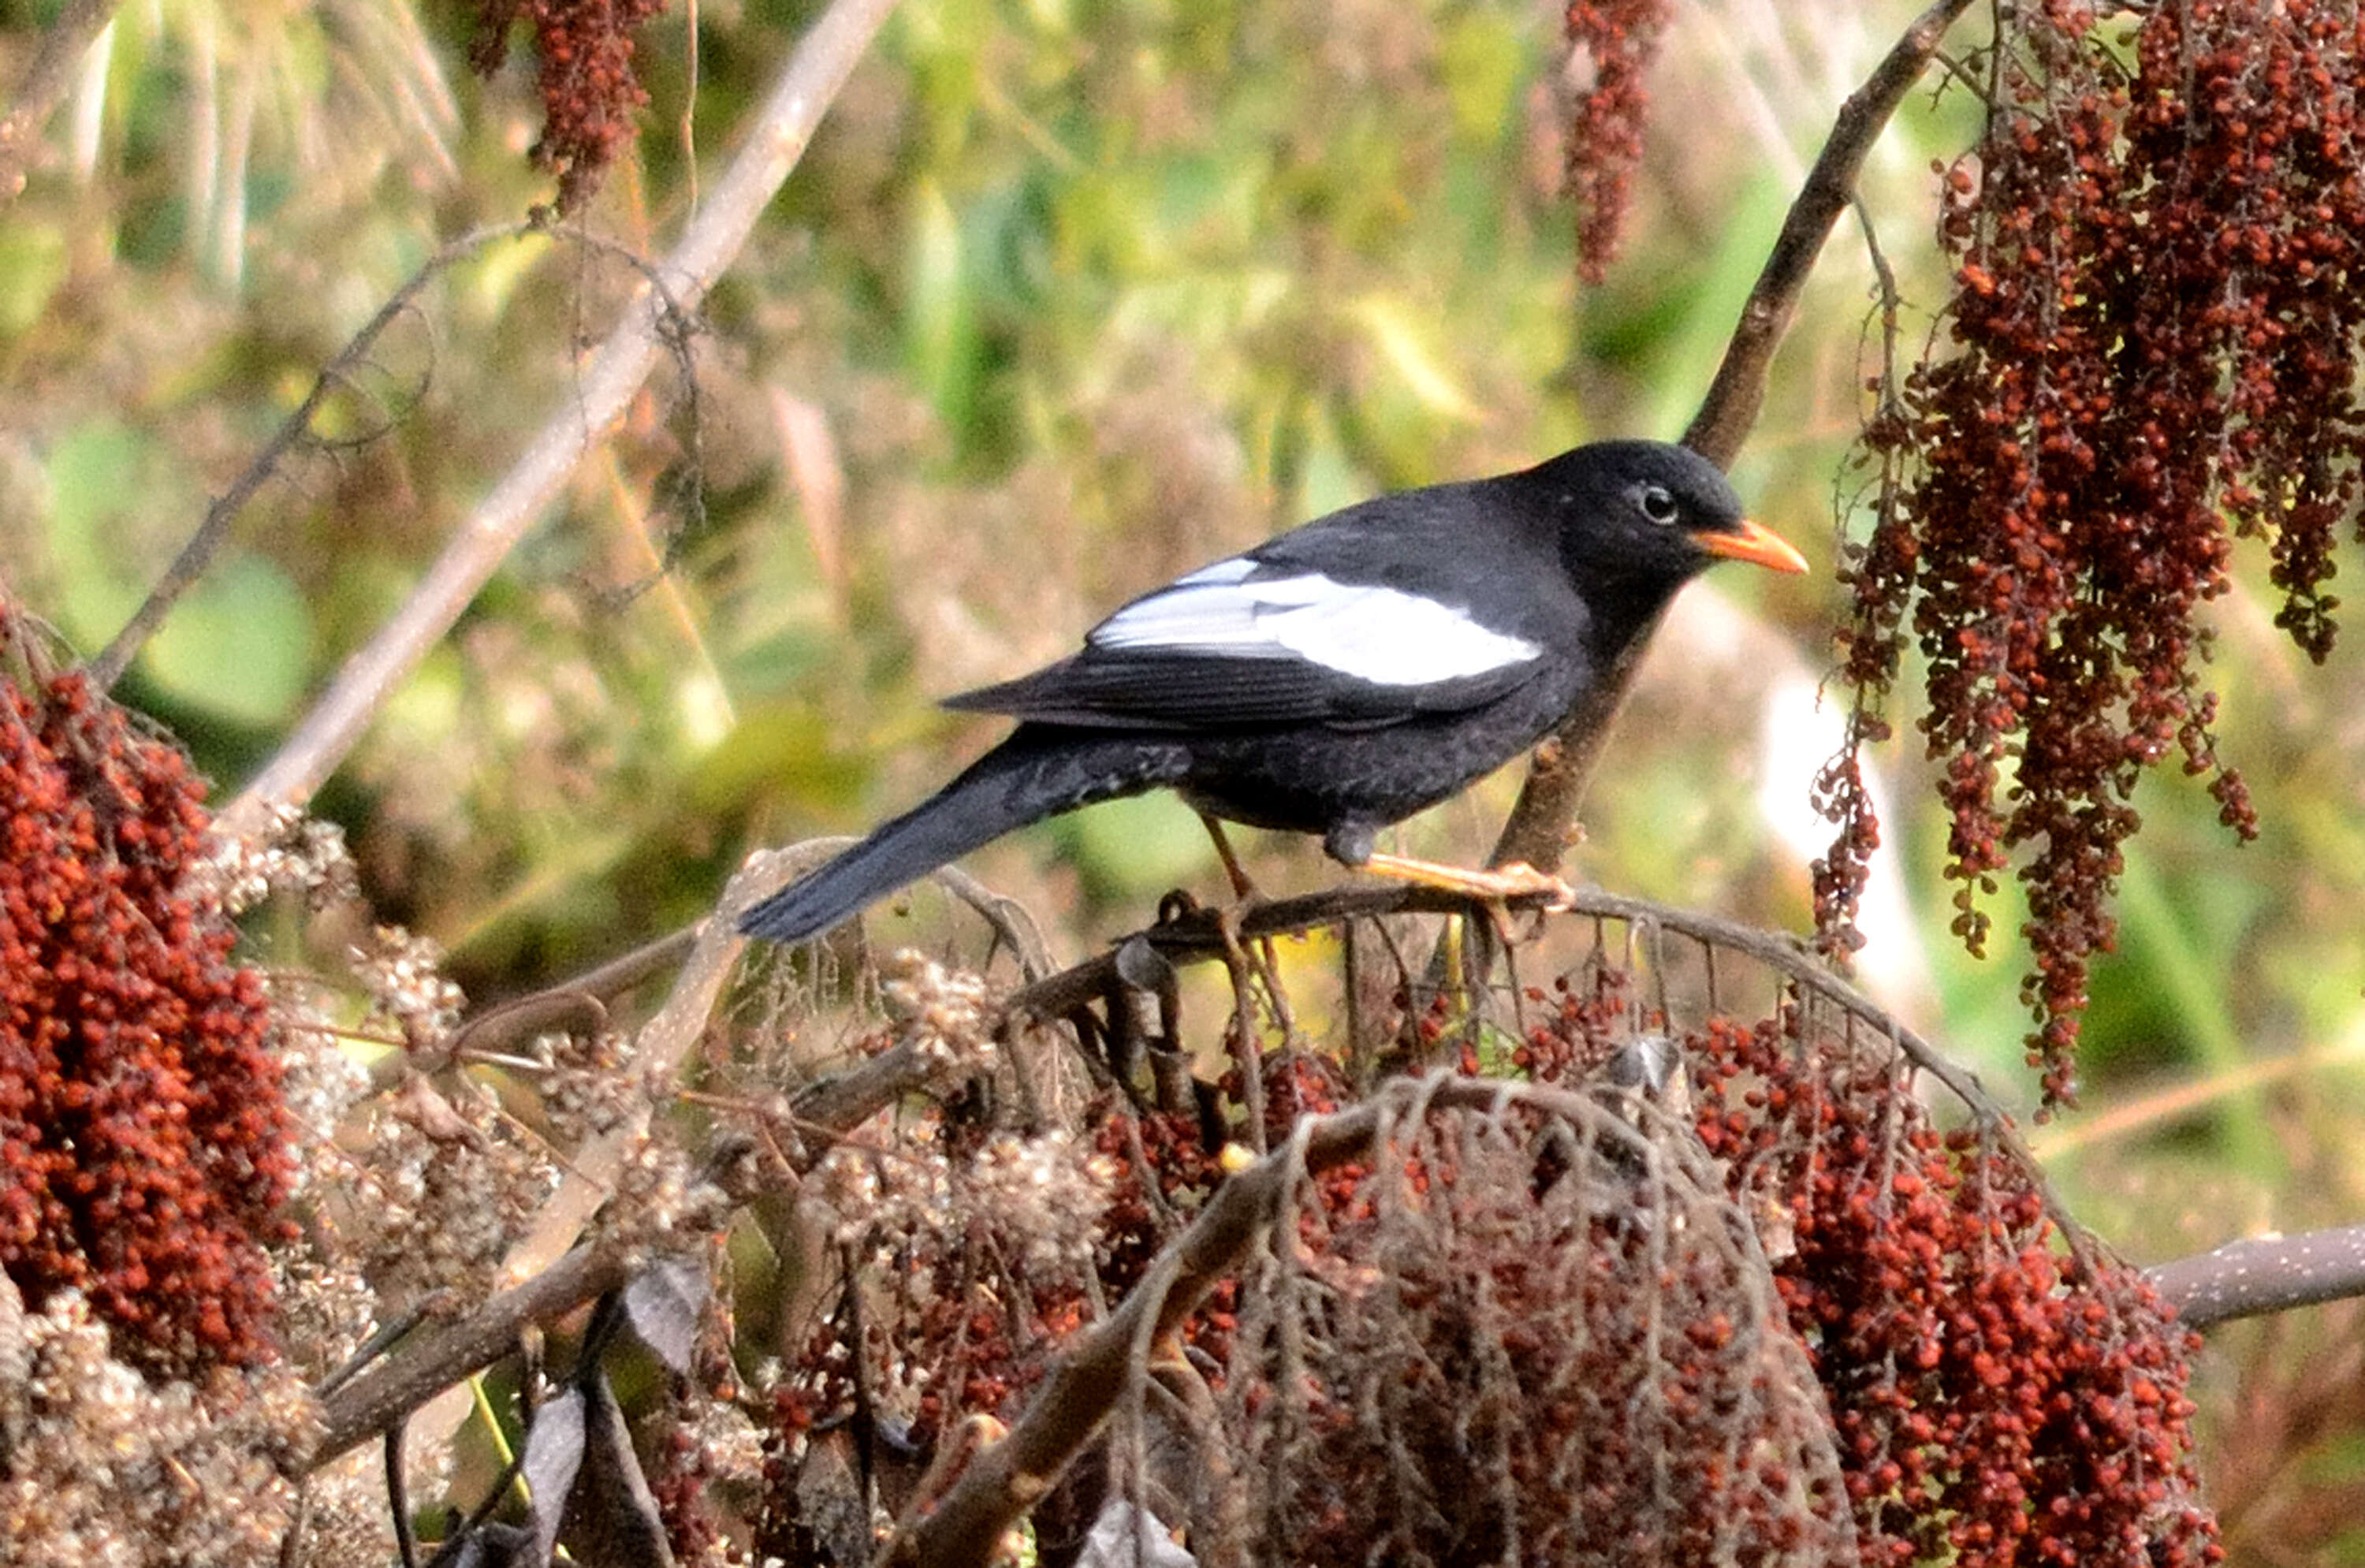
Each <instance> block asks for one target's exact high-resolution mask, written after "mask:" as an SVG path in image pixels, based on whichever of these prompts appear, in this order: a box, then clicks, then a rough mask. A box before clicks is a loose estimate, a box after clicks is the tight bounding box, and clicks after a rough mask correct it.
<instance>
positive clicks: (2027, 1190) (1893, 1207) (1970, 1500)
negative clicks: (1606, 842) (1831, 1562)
mask: <svg viewBox="0 0 2365 1568" xmlns="http://www.w3.org/2000/svg"><path fill="white" fill-rule="evenodd" d="M1687 1054H1688V1055H1689V1058H1690V1059H1691V1060H1692V1061H1693V1062H1694V1063H1695V1064H1696V1067H1697V1069H1698V1073H1697V1080H1696V1089H1697V1092H1698V1126H1699V1133H1700V1137H1701V1138H1702V1140H1703V1141H1704V1142H1705V1143H1706V1144H1707V1145H1708V1147H1709V1149H1710V1150H1711V1151H1712V1152H1713V1153H1715V1154H1716V1155H1717V1156H1719V1157H1720V1158H1721V1159H1723V1160H1724V1161H1726V1163H1727V1165H1728V1168H1729V1169H1730V1170H1732V1173H1733V1182H1734V1186H1735V1194H1734V1195H1735V1196H1736V1197H1737V1198H1738V1199H1740V1201H1741V1202H1742V1203H1743V1204H1744V1205H1747V1206H1748V1207H1749V1208H1750V1209H1751V1211H1752V1212H1754V1213H1758V1214H1762V1215H1767V1216H1769V1221H1768V1222H1761V1229H1774V1230H1778V1231H1779V1232H1780V1233H1781V1235H1782V1238H1783V1244H1782V1245H1781V1246H1779V1247H1778V1248H1777V1247H1775V1246H1773V1245H1772V1244H1770V1243H1769V1252H1772V1253H1774V1254H1775V1257H1774V1264H1775V1273H1776V1278H1777V1282H1778V1284H1779V1286H1780V1289H1781V1293H1782V1298H1783V1301H1784V1303H1785V1304H1786V1305H1787V1306H1788V1312H1789V1318H1790V1324H1791V1327H1792V1328H1793V1329H1794V1331H1795V1332H1796V1333H1797V1334H1798V1335H1799V1338H1801V1339H1802V1340H1803V1341H1804V1342H1805V1343H1806V1344H1807V1345H1808V1346H1809V1348H1810V1355H1811V1357H1812V1359H1813V1362H1814V1368H1815V1373H1816V1376H1817V1378H1818V1380H1819V1381H1820V1382H1821V1384H1822V1387H1823V1391H1824V1394H1825V1395H1826V1397H1827V1398H1828V1399H1829V1401H1830V1407H1831V1416H1832V1420H1833V1424H1834V1425H1835V1427H1836V1428H1837V1432H1838V1437H1839V1443H1840V1459H1841V1462H1842V1464H1843V1465H1844V1468H1845V1471H1846V1477H1847V1490H1848V1495H1849V1498H1850V1500H1851V1502H1852V1503H1853V1504H1854V1506H1855V1514H1856V1524H1857V1529H1858V1530H1859V1532H1860V1535H1861V1539H1862V1540H1863V1542H1864V1545H1865V1548H1866V1551H1865V1553H1864V1560H1865V1561H1866V1562H1887V1563H1897V1564H1904V1563H1909V1562H1952V1563H1956V1564H1959V1565H1961V1568H1980V1565H1982V1564H1990V1563H1992V1564H2004V1563H2054V1564H2060V1565H2062V1568H2068V1565H2069V1564H2074V1563H2092V1562H2120V1563H2142V1564H2146V1565H2147V1568H2169V1565H2173V1564H2202V1563H2211V1562H2218V1561H2219V1560H2220V1559H2221V1558H2222V1556H2223V1551H2222V1550H2221V1549H2220V1547H2219V1546H2218V1544H2217V1540H2216V1534H2215V1526H2214V1521H2213V1520H2212V1519H2211V1518H2209V1516H2208V1515H2207V1514H2206V1513H2205V1512H2203V1511H2202V1509H2201V1508H2200V1506H2198V1504H2197V1503H2196V1502H2195V1501H2194V1489H2195V1478H2194V1474H2193V1471H2192V1466H2191V1459H2190V1457H2189V1456H2190V1452H2191V1430H2190V1427H2189V1421H2190V1419H2191V1415H2192V1405H2191V1401H2190V1400H2188V1399H2187V1398H2186V1397H2185V1392H2184V1390H2185V1383H2186V1376H2187V1368H2186V1365H2185V1362H2186V1358H2187V1357H2189V1356H2190V1355H2191V1354H2192V1353H2193V1352H2194V1351H2195V1350H2198V1348H2199V1341H2198V1339H2197V1338H2196V1337H2194V1336H2192V1335H2191V1334H2187V1333H2183V1332H2180V1331H2179V1330H2177V1329H2176V1328H2174V1327H2172V1326H2171V1325H2170V1324H2169V1323H2168V1322H2167V1321H2166V1320H2165V1318H2164V1316H2163V1313H2162V1309H2161V1307H2160V1305H2159V1303H2158V1298H2157V1297H2156V1296H2154V1295H2153V1294H2152V1292H2151V1289H2150V1287H2149V1285H2148V1284H2147V1283H2146V1282H2145V1281H2144V1279H2143V1276H2142V1275H2141V1274H2140V1273H2138V1272H2136V1271H2133V1270H2129V1269H2125V1268H2122V1267H2120V1266H2119V1265H2117V1264H2115V1263H2112V1262H2105V1261H2102V1260H2096V1261H2095V1262H2094V1263H2092V1264H2091V1265H2090V1267H2088V1266H2080V1265H2079V1264H2077V1263H2075V1262H2073V1261H2072V1260H2070V1259H2068V1257H2066V1256H2065V1255H2064V1253H2063V1250H2062V1248H2061V1245H2060V1242H2061V1238H2060V1237H2059V1235H2058V1234H2057V1232H2056V1231H2055V1229H2054V1227H2053V1226H2052V1224H2051V1222H2050V1221H2049V1220H2048V1219H2047V1218H2046V1214H2045V1209H2044V1204H2043V1203H2042V1201H2041V1200H2040V1199H2039V1197H2038V1195H2037V1193H2035V1191H2034V1188H2033V1186H2032V1185H2031V1183H2030V1182H2029V1181H2028V1180H2027V1178H2026V1175H2025V1174H2024V1173H2023V1171H2022V1170H2020V1169H2019V1168H2018V1167H2017V1166H2016V1165H2014V1164H2013V1163H2012V1162H2011V1161H2010V1160H2009V1159H2006V1158H2005V1157H2004V1156H2003V1155H2002V1154H2001V1153H2000V1152H1999V1151H1997V1150H1996V1149H1994V1148H1990V1147H1985V1146H1983V1145H1982V1144H1981V1142H1980V1140H1979V1138H1978V1135H1977V1134H1976V1133H1973V1132H1969V1131H1962V1132H1956V1133H1953V1134H1949V1135H1944V1136H1942V1135H1941V1134H1939V1133H1938V1132H1937V1131H1936V1130H1935V1129H1934V1128H1933V1127H1932V1126H1931V1125H1930V1123H1929V1120H1928V1118H1927V1116H1926V1114H1924V1113H1923V1111H1922V1107H1921V1105H1920V1103H1919V1102H1918V1101H1917V1100H1916V1099H1915V1097H1914V1095H1913V1092H1912V1087H1911V1083H1910V1082H1907V1081H1903V1080H1902V1079H1901V1078H1900V1076H1899V1074H1898V1073H1897V1072H1896V1071H1895V1070H1894V1064H1893V1063H1891V1062H1889V1061H1888V1060H1886V1059H1881V1058H1867V1057H1855V1058H1852V1057H1849V1056H1847V1055H1845V1054H1844V1053H1841V1052H1837V1051H1821V1052H1816V1051H1810V1050H1809V1049H1807V1048H1806V1047H1802V1046H1801V1045H1800V1044H1799V1041H1798V1040H1797V1039H1796V1038H1794V1037H1793V1036H1792V1035H1791V1033H1790V1031H1789V1030H1788V1029H1787V1028H1785V1027H1783V1026H1781V1025H1777V1024H1774V1023H1770V1022H1769V1023H1766V1024H1762V1025H1758V1026H1757V1027H1756V1028H1755V1029H1754V1030H1753V1029H1746V1028H1743V1027H1741V1026H1739V1025H1726V1024H1721V1025H1712V1026H1711V1027H1710V1028H1709V1029H1707V1030H1705V1031H1703V1032H1702V1033H1700V1034H1699V1035H1698V1036H1694V1038H1693V1039H1692V1041H1691V1042H1690V1046H1689V1049H1688V1053H1687Z"/></svg>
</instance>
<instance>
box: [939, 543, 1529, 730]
mask: <svg viewBox="0 0 2365 1568" xmlns="http://www.w3.org/2000/svg"><path fill="white" fill-rule="evenodd" d="M1545 654H1546V650H1545V649H1544V648H1543V647H1541V645H1539V644H1536V643H1534V642H1531V641H1530V640H1528V639H1526V638H1524V637H1520V636H1519V635H1516V634H1514V633H1508V632H1504V631H1501V630H1498V629H1496V628H1492V627H1489V626H1486V625H1485V624H1484V623H1483V622H1479V621H1478V620H1476V619H1475V618H1474V617H1473V616H1472V615H1471V614H1470V613H1469V612H1468V611H1467V610H1463V609H1461V608H1459V607H1457V606H1454V605H1452V604H1448V603H1446V602H1444V601H1442V600H1440V599H1430V598H1426V597H1424V596H1422V595H1420V594H1418V593H1414V592H1409V591H1407V590H1405V589H1402V588H1394V587H1389V586H1385V585H1381V584H1372V583H1354V582H1342V581H1339V580H1338V579H1336V578H1334V577H1330V576H1328V575H1326V574H1324V573H1321V572H1317V571H1309V570H1302V569H1299V570H1291V569H1285V568H1278V567H1276V566H1271V565H1265V564H1261V563H1259V562H1257V561H1254V560H1251V559H1250V558H1248V557H1234V558H1232V559H1230V560H1227V561H1219V562H1217V563H1216V565H1214V566H1208V567H1205V568H1204V569H1202V570H1200V571H1197V572H1194V573H1192V574H1191V575H1190V576H1188V577H1183V578H1181V579H1179V580H1177V581H1176V582H1175V583H1173V584H1172V585H1171V586H1170V587H1168V588H1161V589H1160V590H1159V591H1158V592H1156V593H1153V594H1149V595H1148V596H1146V597H1144V598H1142V599H1136V600H1134V602H1132V603H1131V604H1129V605H1126V607H1125V608H1124V609H1123V610H1118V611H1117V612H1116V613H1115V615H1112V616H1110V617H1109V618H1108V619H1107V620H1106V621H1104V622H1101V624H1100V625H1098V626H1097V627H1094V628H1093V631H1092V633H1090V635H1088V636H1087V637H1086V638H1085V640H1084V647H1083V649H1082V652H1080V653H1078V654H1076V655H1074V656H1072V657H1070V658H1068V659H1065V660H1063V661H1061V662H1060V663H1059V664H1056V665H1053V666H1050V667H1048V668H1047V669H1043V670H1038V671H1037V672H1036V673H1035V674H1033V675H1029V676H1024V677H1021V678H1018V679H1016V680H1013V681H1008V682H1005V683H1003V684H1002V685H1000V686H991V687H987V688H984V689H981V690H978V691H971V692H967V693H964V694H963V695H961V696H958V697H956V698H953V699H952V700H950V701H949V702H948V703H947V706H948V707H953V708H960V709H967V710H970V711H982V712H994V713H1007V714H1010V715H1012V716H1014V717H1016V718H1022V719H1034V720H1039V721H1043V722H1053V723H1070V724H1092V725H1105V726H1112V727H1119V728H1182V729H1193V730H1209V729H1226V728H1235V727H1244V726H1257V725H1267V724H1289V723H1307V722H1320V723H1332V724H1344V725H1354V726H1368V725H1383V724H1389V723H1395V722H1403V721H1405V720H1408V719H1412V718H1415V717H1418V716H1419V715H1420V714H1423V713H1435V712H1450V711H1461V710H1463V709H1468V708H1474V707H1477V706H1479V705H1480V704H1482V703H1485V702H1488V701H1491V700H1494V699H1495V698H1496V697H1499V696H1501V695H1502V694H1504V693H1505V692H1507V691H1509V690H1511V689H1514V688H1516V687H1518V686H1519V685H1520V684H1522V683H1523V682H1525V681H1527V680H1528V679H1530V678H1531V677H1532V676H1534V675H1535V674H1536V673H1537V671H1538V669H1539V668H1540V667H1541V663H1542V661H1543V659H1544V657H1545Z"/></svg>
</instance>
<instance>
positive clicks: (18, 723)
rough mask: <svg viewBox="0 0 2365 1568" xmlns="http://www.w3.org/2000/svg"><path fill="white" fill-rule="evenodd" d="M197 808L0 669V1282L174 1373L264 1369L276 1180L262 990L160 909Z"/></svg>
mask: <svg viewBox="0 0 2365 1568" xmlns="http://www.w3.org/2000/svg"><path fill="white" fill-rule="evenodd" d="M13 636H14V627H13V625H12V623H11V622H10V619H9V617H8V615H7V613H6V610H0V641H6V640H8V639H10V638H12V637H13ZM202 793H203V791H202V790H201V788H200V786H199V784H198V782H197V781H196V779H195V778H193V777H191V775H190V772H189V769H188V765H187V764H186V762H185V761H184V759H183V758H182V756H181V755H180V754H179V753H178V752H176V751H174V749H173V748H172V747H170V746H168V745H163V744H162V743H160V742H158V741H156V740H153V739H151V738H149V737H148V736H145V735H143V734H140V733H138V732H137V731H135V730H134V729H133V727H132V725H131V722H130V721H129V718H128V716H127V715H126V714H125V713H124V712H123V711H122V710H121V709H119V708H117V707H115V706H113V705H111V704H110V703H108V702H107V701H106V700H105V699H104V698H101V697H98V696H95V694H93V692H92V691H91V689H90V688H89V686H88V685H87V684H86V683H85V682H84V680H83V679H82V678H81V677H80V676H78V675H65V676H60V677H56V678H50V679H47V680H45V681H36V682H33V683H30V684H29V685H20V684H19V683H18V682H17V680H15V679H14V678H10V676H9V675H8V674H7V672H6V670H5V669H0V835H5V838H6V843H5V846H0V1268H5V1269H6V1271H7V1274H8V1277H9V1278H10V1279H11V1280H13V1281H14V1282H16V1283H17V1286H18V1288H19V1289H21V1290H22V1291H23V1292H24V1294H25V1296H26V1299H27V1301H28V1304H30V1305H34V1306H36V1307H38V1306H39V1305H40V1304H41V1302H42V1301H43V1300H44V1299H46V1298H47V1297H48V1296H49V1295H50V1294H51V1293H53V1292H56V1291H59V1290H62V1289H67V1288H73V1289H76V1290H79V1291H81V1292H83V1293H84V1294H85V1295H86V1296H87V1297H88V1298H89V1300H90V1303H91V1305H92V1306H93V1308H94V1309H95V1311H96V1312H97V1313H98V1314H99V1315H100V1316H102V1317H104V1318H105V1319H106V1320H107V1321H108V1322H109V1323H110V1324H111V1325H112V1326H113V1327H114V1328H115V1330H116V1338H117V1346H118V1354H120V1355H121V1356H123V1357H124V1359H126V1360H129V1361H136V1362H138V1363H140V1364H142V1365H144V1366H146V1367H148V1368H150V1369H151V1370H153V1371H157V1372H166V1373H175V1374H185V1373H187V1372H193V1371H195V1370H196V1369H199V1368H201V1367H204V1366H207V1365H214V1364H220V1363H234V1364H236V1363H251V1362H254V1361H261V1360H263V1359H264V1358H265V1357H267V1356H268V1355H269V1353H270V1350H271V1345H270V1341H269V1338H267V1330H268V1327H269V1324H270V1320H271V1310H272V1286H271V1271H270V1266H269V1263H268V1260H266V1258H265V1257H264V1254H263V1245H262V1244H263V1240H264V1239H266V1238H269V1237H271V1236H272V1235H273V1234H274V1233H275V1224H276V1221H275V1212H276V1210H277V1209H278V1206H279V1204H280V1203H281V1202H282V1200H283V1199H284V1198H285V1197H286V1193H287V1189H288V1183H289V1180H290V1178H291V1175H292V1173H293V1164H292V1159H291V1156H290V1154H289V1136H290V1131H291V1128H290V1124H289V1119H288V1114H287V1111H286V1105H285V1103H283V1101H282V1100H281V1098H280V1092H279V1080H280V1067H279V1062H278V1059H277V1058H276V1056H275V1054H274V1051H273V1048H272V1044H271V1037H270V1036H271V1030H270V1014H269V1011H268V1008H267V1006H266V1003H265V999H264V995H263V982H262V980H260V978H259V977H258V976H257V975H256V974H255V972H254V971H253V970H252V969H241V968H238V967H236V966H234V965H232V964H231V963H230V947H231V945H232V942H233V940H234V934H233V933H232V931H231V929H230V925H229V924H228V923H227V922H226V921H225V920H223V919H222V918H221V917H220V915H219V912H218V911H216V910H212V909H208V908H205V907H202V906H200V905H198V904H196V903H194V902H191V901H190V900H188V899H186V898H185V897H183V896H182V894H181V893H180V891H179V886H180V882H181V877H182V873H183V871H184V870H185V868H187V867H188V866H189V865H190V864H191V863H192V862H193V861H194V860H196V858H197V857H200V856H201V855H202V854H203V852H204V849H203V838H204V834H205V831H206V825H207V816H206V812H205V811H204V808H203V807H202V806H201V805H200V803H199V801H200V800H201V797H202Z"/></svg>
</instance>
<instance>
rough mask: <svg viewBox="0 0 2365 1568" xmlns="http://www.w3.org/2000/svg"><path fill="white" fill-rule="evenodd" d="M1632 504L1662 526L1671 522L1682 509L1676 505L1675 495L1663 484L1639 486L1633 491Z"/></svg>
mask: <svg viewBox="0 0 2365 1568" xmlns="http://www.w3.org/2000/svg"><path fill="white" fill-rule="evenodd" d="M1634 504H1635V505H1636V506H1638V507H1640V508H1642V515H1643V516H1644V517H1647V518H1649V519H1650V520H1651V521H1653V522H1655V523H1657V524H1658V525H1659V526H1660V527H1662V528H1664V527H1666V526H1668V525H1669V524H1671V523H1673V522H1674V521H1676V518H1677V517H1679V516H1681V515H1682V512H1683V509H1682V508H1680V507H1678V506H1676V498H1675V496H1674V495H1673V494H1672V493H1671V492H1670V491H1669V490H1668V489H1667V487H1665V486H1664V485H1644V486H1642V487H1640V488H1639V489H1637V490H1636V491H1635V492H1634Z"/></svg>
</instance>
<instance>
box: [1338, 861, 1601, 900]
mask: <svg viewBox="0 0 2365 1568" xmlns="http://www.w3.org/2000/svg"><path fill="white" fill-rule="evenodd" d="M1361 869H1362V870H1365V871H1370V872H1373V873H1375V874H1377V875H1379V876H1382V877H1393V878H1395V879H1396V880H1398V881H1400V882H1411V883H1413V884H1415V885H1416V886H1418V887H1424V888H1441V889H1443V890H1445V891H1447V892H1450V893H1462V894H1464V895H1466V896H1467V897H1470V898H1476V899H1485V900H1488V901H1489V902H1501V901H1503V900H1506V899H1518V898H1535V897H1539V896H1541V898H1542V899H1543V900H1544V905H1543V907H1544V908H1546V909H1566V908H1568V907H1569V906H1570V905H1571V904H1572V903H1574V902H1575V901H1576V890H1575V889H1574V888H1572V887H1570V886H1569V885H1568V884H1567V883H1566V882H1564V881H1563V880H1561V879H1559V878H1558V877H1554V876H1552V875H1550V874H1549V873H1547V872H1543V871H1539V870H1537V869H1536V868H1534V867H1533V866H1530V865H1529V864H1528V863H1527V862H1526V861H1524V860H1514V861H1512V862H1511V863H1510V864H1509V865H1508V866H1494V867H1489V868H1486V869H1485V870H1483V871H1481V870H1474V869H1472V868H1469V867H1466V866H1447V865H1442V864H1440V862H1438V861H1435V860H1415V859H1412V858H1410V857H1407V856H1402V855H1385V854H1382V853H1380V852H1378V851H1373V854H1372V856H1371V857H1370V858H1368V859H1366V860H1365V861H1364V862H1363V863H1362V867H1361Z"/></svg>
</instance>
